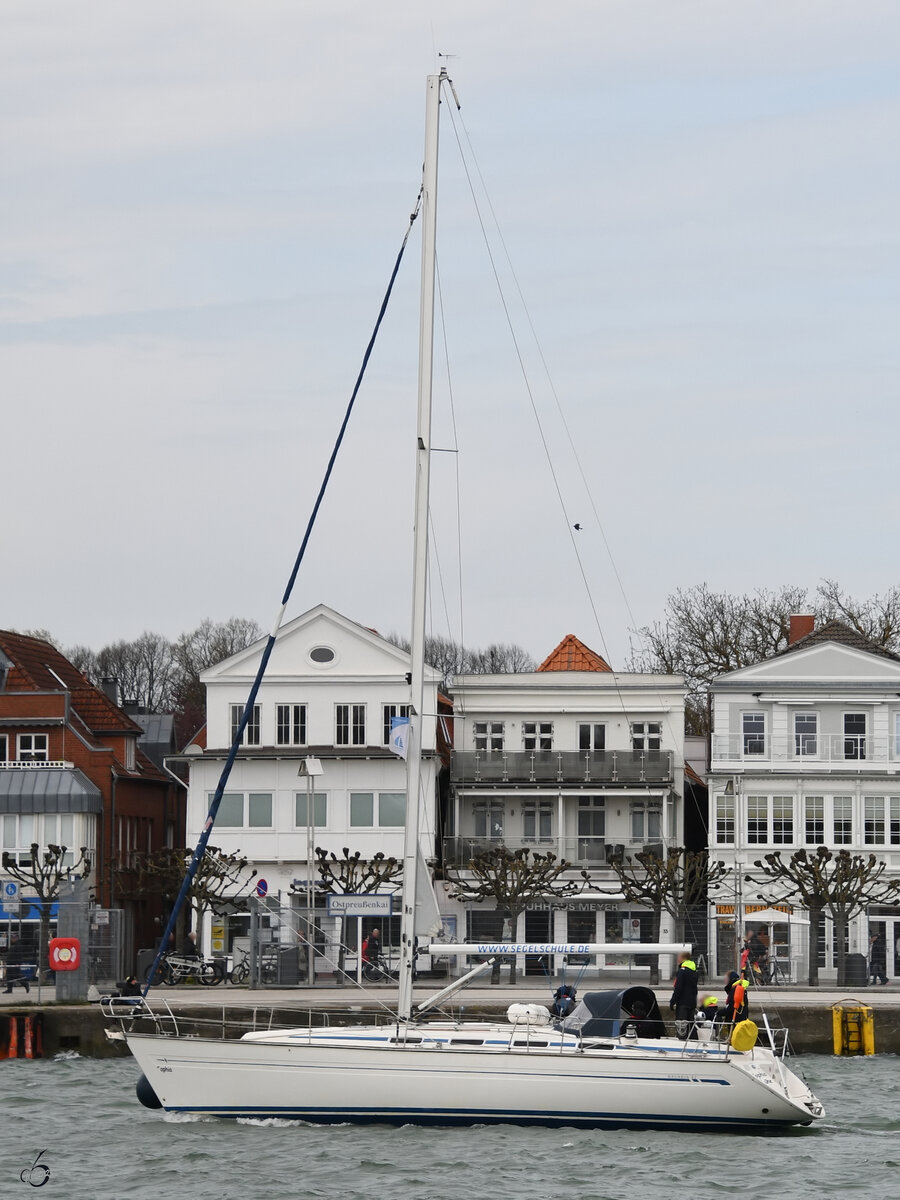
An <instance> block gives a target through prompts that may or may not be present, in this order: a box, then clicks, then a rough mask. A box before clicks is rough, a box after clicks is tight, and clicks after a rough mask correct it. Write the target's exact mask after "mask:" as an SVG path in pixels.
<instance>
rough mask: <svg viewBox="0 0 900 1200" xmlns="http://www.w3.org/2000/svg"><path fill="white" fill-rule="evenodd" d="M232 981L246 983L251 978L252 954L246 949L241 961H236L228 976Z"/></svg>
mask: <svg viewBox="0 0 900 1200" xmlns="http://www.w3.org/2000/svg"><path fill="white" fill-rule="evenodd" d="M228 978H229V979H230V980H231V982H232V983H238V984H240V983H246V982H247V980H248V979H249V978H250V955H249V953H248V952H246V951H244V956H243V958H242V959H241V961H240V962H238V963H235V964H234V966H233V967H232V968H231V974H230V975H229V976H228Z"/></svg>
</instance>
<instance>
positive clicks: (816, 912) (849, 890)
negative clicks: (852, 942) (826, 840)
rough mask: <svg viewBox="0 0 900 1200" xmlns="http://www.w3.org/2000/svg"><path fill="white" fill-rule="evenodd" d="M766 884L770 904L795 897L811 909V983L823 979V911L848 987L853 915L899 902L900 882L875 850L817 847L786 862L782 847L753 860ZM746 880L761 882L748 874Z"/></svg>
mask: <svg viewBox="0 0 900 1200" xmlns="http://www.w3.org/2000/svg"><path fill="white" fill-rule="evenodd" d="M753 865H754V867H756V869H757V870H758V871H759V872H761V874H762V876H763V878H764V880H765V881H766V882H767V883H768V885H769V886H768V887H765V890H764V891H762V892H760V893H759V898H760V899H761V900H766V901H768V902H769V903H773V902H776V903H777V902H779V901H783V900H791V899H796V900H798V901H799V903H800V904H801V905H802V906H803V907H804V908H805V909H806V910H807V912H808V913H809V942H808V954H809V985H810V987H817V986H818V982H819V960H818V949H817V937H818V932H819V924H820V921H821V917H822V914H823V913H826V912H828V913H830V914H831V917H832V920H833V921H834V932H835V943H836V947H837V958H838V978H837V983H838V987H845V986H846V938H847V929H848V927H849V924H850V921H851V920H852V919H853V917H855V916H857V915H858V914H859V913H862V912H865V911H866V909H867V908H868V907H869V905H870V904H898V903H900V880H898V879H889V880H888V879H884V878H883V875H884V872H885V870H886V869H887V864H886V863H885V862H883V861H881V860H879V859H877V858H876V857H875V855H874V854H866V855H864V854H851V853H850V851H849V850H839V851H838V852H837V853H835V852H834V851H833V850H830V849H829V848H828V847H827V846H818V847H817V848H816V851H815V853H814V854H808V853H807V851H806V850H797V851H796V852H795V853H794V854H792V855H791V857H790V858H789V859H788V860H787V861H785V860H784V859H782V857H781V851H780V850H776V851H774V853H772V854H767V855H766V856H765V858H764V859H762V860H760V861H757V862H755V863H754V864H753ZM745 878H746V881H747V882H748V883H756V884H757V885H758V884H759V882H760V881H759V880H758V879H754V877H753V876H752V875H747V876H746V877H745Z"/></svg>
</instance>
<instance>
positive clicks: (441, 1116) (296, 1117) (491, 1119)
mask: <svg viewBox="0 0 900 1200" xmlns="http://www.w3.org/2000/svg"><path fill="white" fill-rule="evenodd" d="M166 1111H167V1112H178V1113H197V1114H202V1115H204V1116H212V1117H223V1118H229V1119H232V1120H236V1119H240V1118H247V1119H253V1120H266V1119H271V1118H278V1119H280V1120H285V1121H309V1122H311V1123H313V1124H318V1125H322V1124H326V1125H334V1124H350V1123H352V1124H354V1125H358V1124H376V1125H542V1126H544V1127H547V1128H554V1129H555V1128H560V1127H573V1126H574V1127H577V1128H580V1129H686V1130H693V1131H710V1130H722V1131H726V1132H734V1131H735V1130H747V1131H754V1130H759V1131H766V1132H772V1131H774V1130H778V1129H785V1130H788V1129H791V1128H797V1124H798V1122H797V1120H796V1118H793V1119H792V1120H791V1121H777V1120H772V1119H765V1118H760V1119H759V1120H756V1119H753V1118H741V1117H714V1116H709V1117H678V1116H664V1115H662V1114H658V1113H647V1114H639V1113H591V1114H588V1115H585V1114H583V1113H574V1112H573V1113H559V1114H557V1115H555V1116H549V1115H548V1114H546V1113H540V1112H530V1113H528V1112H526V1113H509V1112H488V1111H479V1110H470V1111H468V1112H454V1111H441V1110H435V1109H409V1108H404V1109H400V1108H394V1109H378V1110H377V1111H374V1110H373V1111H359V1110H357V1109H352V1108H334V1109H324V1110H323V1109H316V1108H312V1107H311V1108H281V1109H279V1108H267V1107H264V1106H262V1105H261V1106H259V1107H257V1108H249V1107H245V1106H240V1107H234V1108H231V1107H229V1108H225V1107H223V1108H206V1107H204V1108H200V1107H197V1108H190V1107H184V1108H177V1107H172V1108H168V1107H167V1108H166ZM812 1121H813V1117H812V1116H810V1118H809V1122H808V1123H809V1124H811V1123H812Z"/></svg>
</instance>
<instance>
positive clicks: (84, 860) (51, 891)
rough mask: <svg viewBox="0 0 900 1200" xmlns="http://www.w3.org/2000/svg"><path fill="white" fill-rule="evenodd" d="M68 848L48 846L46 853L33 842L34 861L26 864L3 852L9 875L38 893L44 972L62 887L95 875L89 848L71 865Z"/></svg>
mask: <svg viewBox="0 0 900 1200" xmlns="http://www.w3.org/2000/svg"><path fill="white" fill-rule="evenodd" d="M68 849H69V848H68V846H48V847H47V849H46V850H44V851H42V850H41V848H40V847H39V846H38V844H37V842H33V843H32V845H31V856H30V859H29V861H28V862H23V863H20V862H19V861H18V860H17V859H16V857H15V856H14V855H11V854H10V853H9V852H8V851H6V850H4V851H3V870H4V871H5V872H6V874H7V875H9V876H10V877H11V878H12V879H15V880H16V882H17V883H20V884H22V885H23V886H24V887H27V888H29V889H31V890H32V891H33V892H34V896H35V899H36V902H37V907H38V912H39V913H40V929H41V933H40V963H39V969H40V971H41V972H42V973H43V972H44V971H46V970H47V965H48V961H49V959H48V954H49V949H50V917H51V909H52V907H53V905H54V904H55V903H56V901H57V900H58V899H59V889H60V884H61V883H62V881H63V880H64V879H69V877H70V876H71V875H73V874H79V875H81V877H82V878H83V879H86V878H87V877H88V875H90V873H91V861H90V859H89V858H88V854H87V847H86V846H82V847H81V850H80V851H79V853H78V858H77V859H75V860H74V862H68V863H67V862H66V854H67V853H68ZM26 899H27V898H26Z"/></svg>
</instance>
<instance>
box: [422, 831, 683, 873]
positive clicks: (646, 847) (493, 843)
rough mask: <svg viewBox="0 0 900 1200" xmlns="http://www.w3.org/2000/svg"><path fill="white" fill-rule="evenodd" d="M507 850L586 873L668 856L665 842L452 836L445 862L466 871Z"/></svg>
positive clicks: (445, 847)
mask: <svg viewBox="0 0 900 1200" xmlns="http://www.w3.org/2000/svg"><path fill="white" fill-rule="evenodd" d="M501 848H503V849H506V850H510V851H516V850H521V849H528V850H532V851H534V852H536V853H538V854H547V853H548V851H549V852H550V853H551V854H555V855H556V857H557V858H564V859H565V860H566V862H568V863H571V865H572V868H573V869H577V870H585V871H591V870H593V871H604V870H609V871H612V868H613V864H614V863H616V862H624V860H625V859H626V858H631V859H635V858H636V856H637V855H638V854H641V853H644V852H646V853H649V854H655V855H657V856H658V857H660V858H662V857H663V856H664V855H665V853H666V843H665V842H664V841H657V842H643V841H634V840H629V839H623V840H622V841H619V842H615V841H612V840H610V841H607V840H606V839H605V838H602V837H562V838H556V837H548V838H537V839H536V838H532V839H528V838H523V837H516V836H510V837H501V838H480V837H448V838H444V839H443V855H444V863H445V864H446V865H447V866H449V867H458V868H465V867H466V865H467V864H468V863H469V862H471V861H472V859H474V858H476V857H477V856H478V855H479V854H483V853H484V852H485V851H489V850H498V849H501Z"/></svg>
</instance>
